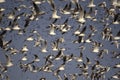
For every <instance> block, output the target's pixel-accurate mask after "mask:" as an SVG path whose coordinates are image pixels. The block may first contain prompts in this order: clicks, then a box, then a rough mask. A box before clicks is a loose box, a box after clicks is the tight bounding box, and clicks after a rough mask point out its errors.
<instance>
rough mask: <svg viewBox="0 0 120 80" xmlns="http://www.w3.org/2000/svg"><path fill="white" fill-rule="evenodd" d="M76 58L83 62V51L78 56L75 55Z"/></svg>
mask: <svg viewBox="0 0 120 80" xmlns="http://www.w3.org/2000/svg"><path fill="white" fill-rule="evenodd" d="M74 59H75V60H76V61H77V62H82V61H83V53H82V52H80V55H79V56H78V57H77V56H76V57H74Z"/></svg>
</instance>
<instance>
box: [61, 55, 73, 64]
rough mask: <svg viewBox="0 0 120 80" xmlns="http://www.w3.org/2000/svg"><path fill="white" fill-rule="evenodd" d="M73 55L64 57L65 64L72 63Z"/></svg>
mask: <svg viewBox="0 0 120 80" xmlns="http://www.w3.org/2000/svg"><path fill="white" fill-rule="evenodd" d="M72 58H73V54H71V55H64V56H63V64H65V63H68V62H69V61H72Z"/></svg>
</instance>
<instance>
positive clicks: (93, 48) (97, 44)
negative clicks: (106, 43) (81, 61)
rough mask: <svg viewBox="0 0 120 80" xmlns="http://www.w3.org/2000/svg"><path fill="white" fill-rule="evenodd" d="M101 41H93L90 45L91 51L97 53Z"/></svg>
mask: <svg viewBox="0 0 120 80" xmlns="http://www.w3.org/2000/svg"><path fill="white" fill-rule="evenodd" d="M102 46H103V45H102V43H99V42H96V41H93V47H92V52H95V53H98V52H99V50H100V49H99V48H100V47H102Z"/></svg>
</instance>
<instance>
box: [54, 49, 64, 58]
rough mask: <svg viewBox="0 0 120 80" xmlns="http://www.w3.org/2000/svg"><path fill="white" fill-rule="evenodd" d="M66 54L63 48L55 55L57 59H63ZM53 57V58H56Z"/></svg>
mask: <svg viewBox="0 0 120 80" xmlns="http://www.w3.org/2000/svg"><path fill="white" fill-rule="evenodd" d="M63 56H64V54H63V50H59V52H58V54H57V55H56V56H55V58H54V59H55V60H60V59H61V57H63ZM54 59H53V60H54Z"/></svg>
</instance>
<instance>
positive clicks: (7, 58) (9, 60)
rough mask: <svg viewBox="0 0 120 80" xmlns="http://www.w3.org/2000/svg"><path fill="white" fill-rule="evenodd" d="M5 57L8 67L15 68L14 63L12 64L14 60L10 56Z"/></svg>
mask: <svg viewBox="0 0 120 80" xmlns="http://www.w3.org/2000/svg"><path fill="white" fill-rule="evenodd" d="M5 57H6V61H7V62H6V66H7V67H12V66H13V63H12V60H11V58H10V56H9V55H5Z"/></svg>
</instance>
